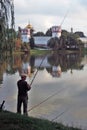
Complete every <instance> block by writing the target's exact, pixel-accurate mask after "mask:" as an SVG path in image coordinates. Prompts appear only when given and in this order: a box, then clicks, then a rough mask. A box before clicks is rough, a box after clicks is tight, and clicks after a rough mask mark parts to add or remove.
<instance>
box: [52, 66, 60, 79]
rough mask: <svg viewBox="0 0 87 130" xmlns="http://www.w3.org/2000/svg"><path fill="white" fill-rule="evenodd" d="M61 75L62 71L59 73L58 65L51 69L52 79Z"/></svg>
mask: <svg viewBox="0 0 87 130" xmlns="http://www.w3.org/2000/svg"><path fill="white" fill-rule="evenodd" d="M61 73H62V71H61V66H60V65H58V66H53V67H52V76H53V77H60V76H61Z"/></svg>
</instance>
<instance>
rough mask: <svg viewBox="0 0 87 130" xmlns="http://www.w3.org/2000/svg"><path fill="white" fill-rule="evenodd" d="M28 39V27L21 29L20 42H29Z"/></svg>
mask: <svg viewBox="0 0 87 130" xmlns="http://www.w3.org/2000/svg"><path fill="white" fill-rule="evenodd" d="M29 39H30V29H28V28H24V29H21V40H22V42H26V43H29Z"/></svg>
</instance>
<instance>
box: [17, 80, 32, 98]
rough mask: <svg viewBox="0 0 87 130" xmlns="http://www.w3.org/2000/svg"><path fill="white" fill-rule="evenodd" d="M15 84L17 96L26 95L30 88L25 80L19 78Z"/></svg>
mask: <svg viewBox="0 0 87 130" xmlns="http://www.w3.org/2000/svg"><path fill="white" fill-rule="evenodd" d="M17 86H18V96H27V91H29V90H30V89H31V87H30V85H29V84H28V83H27V82H26V81H25V80H19V81H18V82H17Z"/></svg>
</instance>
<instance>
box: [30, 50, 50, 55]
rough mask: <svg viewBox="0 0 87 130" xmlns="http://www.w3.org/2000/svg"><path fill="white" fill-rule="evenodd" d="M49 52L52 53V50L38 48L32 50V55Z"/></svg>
mask: <svg viewBox="0 0 87 130" xmlns="http://www.w3.org/2000/svg"><path fill="white" fill-rule="evenodd" d="M47 53H51V51H50V50H38V49H31V50H30V54H31V55H43V54H47Z"/></svg>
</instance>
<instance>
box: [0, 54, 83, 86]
mask: <svg viewBox="0 0 87 130" xmlns="http://www.w3.org/2000/svg"><path fill="white" fill-rule="evenodd" d="M43 58H44V56H34V55H32V56H30V55H27V54H25V55H14V56H12V57H4V58H3V59H0V70H1V71H0V83H1V84H2V81H3V73H4V72H6V73H7V74H15V73H16V72H17V71H18V72H19V75H20V74H21V73H22V72H25V73H26V74H28V76H29V77H30V76H32V73H34V72H35V69H39V70H42V69H44V68H46V70H47V72H48V73H50V74H51V75H52V76H53V77H60V76H61V73H62V72H67V70H69V69H70V70H71V73H73V69H76V70H77V69H78V70H81V69H83V67H84V66H83V65H82V64H81V62H82V58H83V57H82V56H81V55H80V54H79V53H74V54H72V53H71V54H56V53H53V54H49V55H47V56H45V59H44V61H43V63H42V65H41V66H40V63H41V62H42V60H43Z"/></svg>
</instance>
